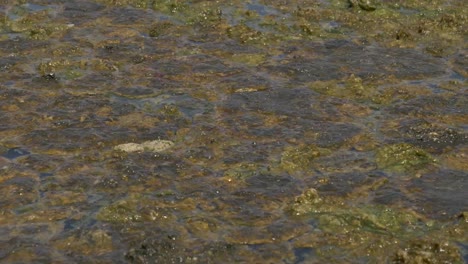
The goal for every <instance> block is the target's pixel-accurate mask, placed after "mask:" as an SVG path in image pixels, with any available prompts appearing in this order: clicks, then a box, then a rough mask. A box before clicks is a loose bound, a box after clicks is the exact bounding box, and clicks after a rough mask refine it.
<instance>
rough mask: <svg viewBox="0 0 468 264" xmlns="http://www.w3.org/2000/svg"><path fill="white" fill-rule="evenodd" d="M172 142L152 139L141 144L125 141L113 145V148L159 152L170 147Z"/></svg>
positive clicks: (128, 150) (127, 150) (125, 150)
mask: <svg viewBox="0 0 468 264" xmlns="http://www.w3.org/2000/svg"><path fill="white" fill-rule="evenodd" d="M173 145H174V143H173V142H172V141H169V140H160V139H158V140H153V141H146V142H143V143H141V144H137V143H126V144H120V145H117V146H115V147H114V149H115V150H120V151H124V152H138V151H151V152H161V151H164V150H166V149H168V148H170V147H172V146H173Z"/></svg>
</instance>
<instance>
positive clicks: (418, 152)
mask: <svg viewBox="0 0 468 264" xmlns="http://www.w3.org/2000/svg"><path fill="white" fill-rule="evenodd" d="M376 162H377V165H378V166H379V168H382V169H385V170H389V171H397V172H404V171H410V170H414V169H420V168H424V167H425V166H426V165H429V164H431V163H434V162H435V159H434V158H433V157H431V155H429V154H428V153H427V152H425V151H424V150H423V149H420V148H418V147H415V146H413V145H410V144H406V143H398V144H393V145H388V146H384V147H382V148H380V149H379V150H378V151H377V154H376Z"/></svg>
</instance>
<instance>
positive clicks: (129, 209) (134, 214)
mask: <svg viewBox="0 0 468 264" xmlns="http://www.w3.org/2000/svg"><path fill="white" fill-rule="evenodd" d="M97 219H98V220H101V221H105V222H112V223H116V224H124V223H130V222H138V221H141V220H142V216H141V214H140V213H138V208H137V203H136V201H134V200H121V201H118V202H116V203H114V204H111V205H109V206H106V207H104V208H102V209H101V210H100V211H99V213H98V215H97Z"/></svg>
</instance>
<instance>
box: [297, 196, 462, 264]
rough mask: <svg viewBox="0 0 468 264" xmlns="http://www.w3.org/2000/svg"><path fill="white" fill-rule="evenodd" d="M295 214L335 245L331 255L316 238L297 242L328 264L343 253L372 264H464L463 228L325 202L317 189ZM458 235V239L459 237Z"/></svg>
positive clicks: (398, 211)
mask: <svg viewBox="0 0 468 264" xmlns="http://www.w3.org/2000/svg"><path fill="white" fill-rule="evenodd" d="M356 192H359V194H358V195H359V196H362V195H366V194H365V193H362V189H357V190H356ZM353 196H354V195H351V196H350V197H353ZM289 210H290V212H291V213H292V214H293V215H295V216H296V217H301V218H311V219H313V220H314V221H315V222H316V225H317V230H316V232H318V233H321V234H322V235H323V236H326V237H327V240H328V241H329V243H330V244H332V245H334V246H333V247H334V249H332V250H330V248H329V247H327V246H326V245H324V244H322V243H321V242H312V241H311V240H309V239H310V238H305V237H300V238H299V239H297V241H296V243H297V244H298V246H299V245H300V246H302V247H304V246H313V247H316V248H317V249H318V250H317V252H318V254H319V255H321V257H322V258H324V259H328V258H333V257H332V256H333V254H338V255H341V254H343V251H342V252H341V253H338V251H339V250H344V252H347V253H346V254H349V255H351V256H362V255H367V257H368V260H369V261H372V262H374V261H376V262H382V261H390V260H391V261H393V262H394V263H419V262H418V261H423V260H424V261H426V262H425V263H440V261H441V260H444V261H446V260H450V261H451V262H453V263H462V259H461V252H460V251H459V249H458V248H457V247H456V243H457V242H459V241H463V239H464V237H463V235H460V233H459V232H461V233H463V231H461V230H458V229H459V228H462V229H466V226H463V223H461V225H459V224H456V226H457V227H453V229H450V230H449V231H446V230H444V228H445V224H444V223H439V222H436V221H433V220H428V219H425V218H424V217H423V216H421V215H419V214H417V213H416V212H414V211H412V210H408V209H403V208H392V207H389V206H383V205H370V204H366V203H359V202H352V201H348V200H346V199H344V198H338V197H321V196H320V195H319V193H318V192H317V191H316V190H315V189H308V190H306V191H304V193H302V194H301V195H299V196H297V197H296V198H295V200H294V203H293V204H292V205H291V206H290V209H289ZM454 231H455V232H458V235H453V233H452V232H454ZM435 237H437V238H439V240H436V239H434V238H435ZM311 243H312V244H311ZM326 248H328V250H325V249H326ZM335 250H338V251H335ZM389 253H391V254H390V255H389ZM392 254H393V255H392ZM393 262H392V263H393Z"/></svg>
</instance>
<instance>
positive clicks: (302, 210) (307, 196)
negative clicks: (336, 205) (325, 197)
mask: <svg viewBox="0 0 468 264" xmlns="http://www.w3.org/2000/svg"><path fill="white" fill-rule="evenodd" d="M320 203H322V199H321V198H320V196H319V194H318V192H317V190H316V189H313V188H311V189H308V190H306V191H305V192H304V193H303V194H301V195H299V196H297V197H296V199H295V200H294V204H293V206H292V210H293V212H294V214H295V215H303V214H306V213H310V212H312V211H314V208H317V205H318V204H320Z"/></svg>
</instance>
